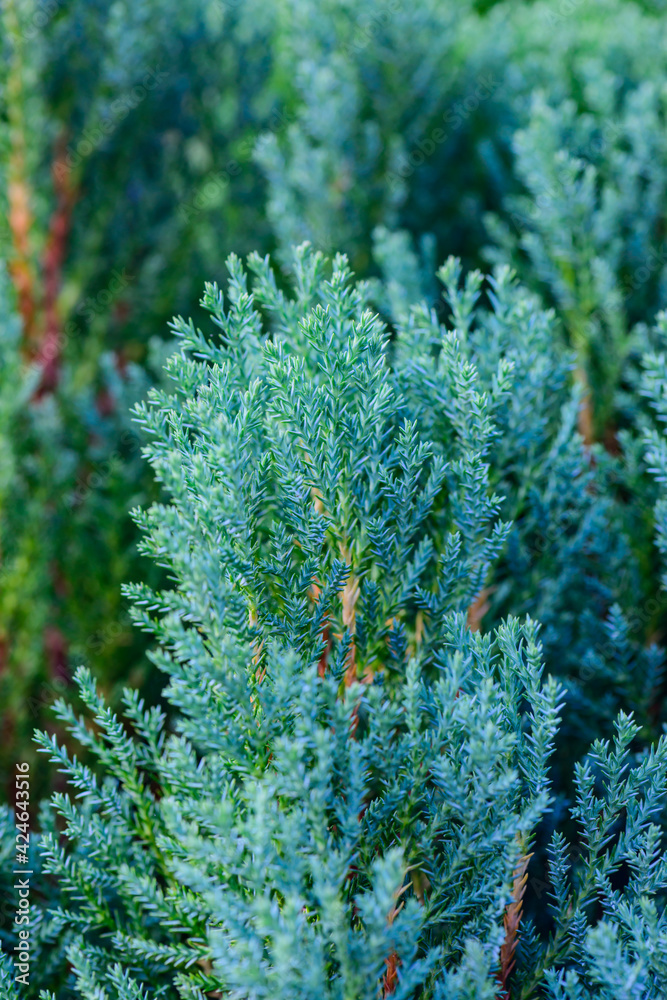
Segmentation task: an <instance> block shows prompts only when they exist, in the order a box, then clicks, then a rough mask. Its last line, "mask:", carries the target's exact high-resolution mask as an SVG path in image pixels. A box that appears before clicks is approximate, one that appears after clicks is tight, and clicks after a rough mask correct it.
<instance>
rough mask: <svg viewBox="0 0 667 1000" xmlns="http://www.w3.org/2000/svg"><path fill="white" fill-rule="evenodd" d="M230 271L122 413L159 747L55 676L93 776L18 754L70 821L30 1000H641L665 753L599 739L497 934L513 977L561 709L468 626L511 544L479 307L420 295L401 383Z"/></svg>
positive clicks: (367, 345)
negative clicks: (133, 418)
mask: <svg viewBox="0 0 667 1000" xmlns="http://www.w3.org/2000/svg"><path fill="white" fill-rule="evenodd" d="M228 269H229V275H230V278H229V285H228V289H227V294H226V299H225V298H223V294H222V292H221V291H220V289H219V288H218V287H217V286H216V285H215V284H211V285H209V286H207V289H206V294H205V296H204V299H203V303H204V306H205V308H206V309H207V310H208V312H209V313H210V314H211V318H212V321H213V324H214V326H215V327H217V328H218V330H219V334H218V337H217V339H215V340H214V339H211V338H209V337H206V336H204V335H203V334H202V333H201V332H200V331H199V330H198V329H197V328H196V327H195V326H194V324H193V323H192V322H191V321H184V320H182V319H179V320H177V321H176V322H175V324H174V332H175V333H176V334H177V335H178V336H179V338H180V340H181V345H182V346H181V351H180V353H178V354H176V355H175V356H174V357H172V358H171V359H170V361H169V362H168V366H167V370H168V374H169V376H170V377H171V379H172V380H173V391H172V392H171V393H169V392H167V391H166V390H159V389H156V390H153V391H152V392H151V393H150V396H149V400H148V402H147V403H145V404H141V405H140V406H138V408H137V410H136V414H137V417H138V419H139V421H140V422H141V424H142V425H143V427H144V429H145V431H146V432H147V433H148V435H149V438H150V442H151V443H150V444H149V445H148V447H147V448H146V455H147V457H148V459H149V461H150V464H151V466H152V468H153V471H154V474H155V476H156V477H157V479H158V481H159V482H160V483H161V484H162V486H163V488H164V490H165V491H166V494H167V496H168V498H169V499H168V502H164V503H156V504H154V505H153V506H152V507H150V508H149V509H148V510H146V511H143V512H142V511H137V512H136V513H135V516H136V518H137V520H138V522H139V523H140V525H141V528H142V531H143V539H144V540H143V543H142V544H143V548H144V551H145V552H146V553H147V554H149V555H151V556H152V558H153V559H155V560H157V561H159V562H160V563H161V564H162V565H163V566H164V567H166V569H167V572H168V574H169V577H170V579H171V581H172V583H173V587H172V588H171V589H166V590H160V591H154V590H151V589H150V588H148V587H147V586H146V585H142V584H135V585H130V586H128V587H127V588H126V593H127V596H128V597H129V598H131V600H132V602H133V606H134V611H133V615H134V617H135V620H136V622H137V623H138V624H139V625H140V626H141V627H142V628H143V629H145V630H146V631H148V632H149V633H151V634H152V635H153V636H154V637H155V638H156V639H157V640H158V646H157V648H156V649H155V651H154V652H153V653H152V654H151V655H152V657H153V659H154V662H155V663H156V664H157V665H158V666H159V667H160V669H161V670H162V671H163V672H164V673H165V674H166V675H167V677H168V685H167V688H166V691H165V694H166V697H167V699H168V701H169V703H170V704H171V705H172V706H173V708H175V710H176V714H175V717H174V722H173V726H167V725H165V717H164V713H163V711H162V710H161V709H160V708H158V707H153V708H147V707H146V705H145V704H144V702H143V701H142V699H141V698H140V696H139V694H138V693H137V692H136V691H135V690H131V689H128V690H127V691H126V693H125V698H124V719H120V718H118V717H117V716H116V714H114V712H113V711H112V710H111V709H110V708H109V707H108V706H107V704H106V703H105V701H104V699H103V698H102V697H101V696H100V694H99V692H98V691H97V688H96V684H95V681H94V679H93V677H92V676H91V674H90V673H89V671H87V670H86V669H85V668H84V669H81V670H80V671H79V673H78V676H77V680H78V684H79V689H80V693H81V697H82V699H83V702H84V705H85V708H86V715H87V716H88V719H89V720H91V721H92V722H93V723H94V727H93V728H91V726H90V724H89V722H87V719H86V716H85V715H84V716H83V717H79V716H77V714H76V712H75V709H74V707H73V706H72V705H70V704H68V703H66V702H64V701H61V702H60V703H59V705H58V707H57V713H58V717H59V718H60V720H61V722H62V723H63V724H64V725H65V726H66V727H67V728H68V729H69V730H70V732H71V734H72V735H73V736H74V737H75V738H76V741H77V742H78V743H79V744H80V745H81V746H82V747H84V748H85V749H86V750H88V751H90V753H91V754H92V755H93V756H95V757H97V759H98V764H99V766H98V767H96V768H92V769H91V768H90V767H88V766H87V765H85V764H83V763H81V762H80V761H79V760H77V758H76V757H74V756H72V755H71V754H70V753H69V752H68V750H67V749H66V747H64V746H62V745H59V742H58V740H57V738H56V737H53V736H49V735H48V734H46V733H44V734H42V735H41V736H40V738H39V740H40V745H41V747H42V749H43V750H44V751H45V752H47V753H48V754H49V756H50V757H51V759H52V760H53V761H55V762H56V763H57V764H58V766H59V768H60V770H62V771H63V772H64V773H65V774H66V775H67V776H68V780H69V783H70V786H71V788H72V790H73V791H75V792H76V800H74V799H72V798H71V797H70V795H68V794H58V795H56V796H55V797H54V799H53V804H52V810H53V816H52V818H51V820H50V821H49V823H50V825H51V832H49V833H46V834H45V835H44V836H43V838H42V844H41V849H42V852H43V855H44V871H45V873H47V874H52V875H55V876H56V878H57V881H58V884H59V887H60V894H61V902H60V903H59V905H58V906H57V907H56V908H55V911H54V912H53V913H52V915H51V916H50V918H49V921H50V922H49V927H48V934H49V935H50V940H51V942H52V949H53V952H54V953H58V954H63V955H64V956H66V959H67V962H68V963H69V968H70V970H71V971H70V972H69V973H67V972H66V970H65V969H63V975H64V976H65V979H66V981H67V982H66V985H64V986H63V987H62V990H63V992H62V994H58V996H60V995H62V996H67V997H69V996H73V997H81V998H85V1000H88V998H92V997H96V998H99V997H108V998H110V1000H111V998H114V1000H115V998H122V1000H126V998H129V997H144V996H163V997H174V998H176V997H188V998H194V997H199V998H201V997H203V996H204V995H206V994H210V993H211V992H219V993H220V995H223V996H230V997H238V998H246V997H247V998H249V997H253V998H254V997H256V998H261V997H266V998H268V997H274V996H278V997H284V998H285V1000H287V998H290V1000H291V998H294V997H304V998H306V997H307V998H312V997H313V996H331V997H340V998H346V997H350V998H352V997H355V998H356V997H361V996H374V995H385V996H388V995H392V996H398V997H406V998H407V997H414V996H420V997H434V998H437V1000H452V998H458V1000H472V998H473V997H475V998H477V997H484V996H487V997H489V998H490V997H494V996H496V995H498V990H499V989H500V988H501V987H500V986H499V983H498V978H497V977H500V978H501V980H502V977H503V976H506V975H507V974H508V973H509V969H510V967H511V964H512V963H513V962H514V960H515V959H516V960H518V964H517V969H516V972H515V980H514V982H515V984H516V987H513V988H516V989H518V990H520V991H523V992H519V993H517V995H522V996H525V997H529V996H533V995H535V990H540V991H541V992H542V993H543V994H544V995H551V996H553V997H558V998H560V997H566V996H568V997H569V996H581V997H586V996H588V995H591V996H593V995H595V996H597V995H601V996H606V995H607V994H605V993H595V992H593V993H590V990H593V991H595V990H600V989H606V990H607V992H608V995H609V996H611V995H613V994H612V993H609V990H611V989H613V988H615V985H614V984H616V983H617V982H618V981H620V980H619V977H621V976H622V975H625V971H626V969H627V970H630V972H632V974H633V975H636V977H639V976H642V977H643V979H641V980H640V979H638V980H637V981H641V982H643V983H646V988H647V990H649V992H647V993H646V996H647V997H654V996H655V997H657V996H659V995H660V992H659V991H660V990H661V989H662V985H663V983H662V980H661V979H660V976H662V975H663V970H662V969H661V966H660V962H661V959H660V958H659V955H660V951H659V949H658V948H656V943H659V942H660V940H661V938H660V935H661V934H662V933H663V931H662V922H661V921H662V918H661V916H660V912H661V909H660V908H661V904H662V900H661V893H662V891H663V889H664V871H663V868H664V861H663V860H662V859H661V856H660V847H661V837H662V828H661V827H660V826H659V825H657V824H658V823H659V817H660V810H661V808H662V806H663V799H664V793H665V782H666V781H667V762H666V761H665V756H666V755H667V743H666V742H665V740H664V739H663V740H660V741H659V742H658V743H657V744H656V745H655V746H654V747H653V748H652V749H651V750H650V751H649V752H648V753H646V754H642V753H639V754H637V753H633V747H634V746H637V745H638V743H637V741H638V738H639V735H640V728H639V726H638V725H637V724H636V723H634V722H633V721H632V720H631V719H630V718H629V717H628V716H625V715H623V714H621V715H620V716H619V717H618V720H617V723H616V735H615V737H614V741H613V743H605V742H604V741H599V742H598V743H596V744H595V745H594V746H593V749H592V751H591V753H590V756H589V757H588V758H587V759H586V760H585V761H584V763H582V764H580V765H578V766H577V768H576V773H575V779H574V781H575V789H576V798H575V804H574V807H573V810H572V819H573V821H574V822H575V823H577V822H578V823H579V824H580V834H579V837H578V838H577V839H576V840H575V841H574V842H572V843H570V842H569V841H568V838H567V837H566V835H565V833H564V831H563V830H562V829H558V830H557V831H556V832H555V833H554V835H553V837H552V842H551V848H550V851H551V858H552V860H551V867H550V883H549V886H550V888H549V891H550V892H551V894H552V895H553V911H554V929H553V932H552V933H548V934H547V935H546V936H545V935H540V934H539V933H538V932H537V930H535V931H532V930H531V929H530V925H529V922H528V921H526V922H525V925H524V929H523V933H522V939H521V949H520V952H519V953H515V948H516V941H515V940H514V941H513V940H512V935H511V932H510V930H509V928H510V927H511V926H512V921H513V920H515V919H516V915H517V909H516V907H517V906H518V907H519V912H520V905H521V898H522V895H523V888H522V887H523V886H524V882H523V875H524V873H525V872H526V867H527V865H528V863H529V860H530V858H529V855H530V853H531V849H532V848H533V846H534V845H535V844H536V837H538V836H542V834H541V833H540V831H541V830H543V828H544V823H545V817H548V815H549V811H550V809H551V807H552V805H553V788H552V784H551V777H550V774H549V768H550V755H551V752H552V748H553V744H554V740H555V738H556V734H557V729H558V724H559V714H560V711H561V707H562V705H561V691H560V689H559V686H558V684H557V682H556V681H555V680H554V679H553V678H552V677H551V676H547V675H546V674H545V673H544V669H543V658H542V649H541V643H540V641H539V636H538V626H537V624H536V623H535V621H533V620H532V619H531V618H526V619H524V620H523V621H520V620H518V619H516V618H507V619H506V620H504V621H502V622H500V623H499V624H498V625H497V626H496V627H495V628H493V629H491V630H489V631H486V632H485V633H484V634H482V633H481V632H479V631H474V630H471V628H470V627H469V623H470V608H471V606H475V604H476V601H477V598H478V596H479V593H480V590H481V589H482V588H483V586H484V584H485V583H486V582H487V579H488V576H489V572H490V569H491V567H492V566H493V565H497V564H498V559H499V553H500V550H501V546H502V544H503V543H504V542H505V541H506V539H507V537H508V534H509V532H510V531H511V527H510V525H509V524H508V523H507V522H504V521H502V520H501V518H500V512H501V508H502V503H503V502H502V501H501V499H500V498H499V497H498V496H496V495H495V493H494V492H493V479H494V476H498V473H493V472H492V467H491V464H490V458H491V456H492V454H493V453H494V449H493V448H492V447H491V446H492V443H493V442H494V441H495V440H496V439H497V436H498V428H497V426H496V423H495V419H496V415H498V414H502V413H503V407H505V413H507V406H508V400H509V399H510V387H511V385H512V382H511V380H512V378H513V377H514V370H515V369H516V368H518V369H519V375H520V365H516V366H514V369H513V366H512V365H511V364H509V363H508V360H507V359H506V358H504V357H502V356H500V357H499V361H498V363H497V364H496V365H493V364H492V363H490V364H489V365H488V367H487V370H486V371H484V370H481V371H480V370H479V369H478V368H477V367H476V365H475V364H474V362H473V361H472V360H470V358H469V357H468V356H467V351H468V350H469V340H472V341H473V342H474V336H472V333H471V322H472V311H473V304H474V298H475V294H474V293H473V289H474V287H475V286H479V277H478V276H474V275H473V277H472V278H469V279H468V283H467V291H466V289H465V286H464V292H463V293H461V292H460V290H459V288H458V280H457V279H458V273H457V265H456V262H454V261H449V262H448V263H447V265H446V266H445V268H444V269H443V271H442V272H441V276H442V278H443V280H444V282H445V285H446V287H447V288H448V294H449V296H450V302H451V304H452V308H453V310H454V311H457V312H458V318H457V327H458V328H457V330H454V331H451V330H447V329H446V328H444V329H442V330H439V331H438V336H439V338H440V340H439V353H438V355H437V358H435V357H432V358H431V361H430V368H429V370H430V373H431V382H430V383H429V382H428V380H427V381H426V382H425V380H424V364H425V362H424V358H423V356H422V355H420V354H419V352H416V353H411V352H410V351H408V349H407V345H408V342H409V341H408V335H407V332H406V330H404V331H403V332H402V333H399V335H397V337H396V339H395V340H394V341H393V342H392V343H390V342H389V339H388V335H387V329H386V327H385V325H384V324H383V323H382V321H381V320H380V319H379V318H378V317H377V316H376V315H375V314H373V313H372V312H371V311H370V310H369V309H368V308H367V299H368V296H369V295H370V288H369V286H368V285H366V284H363V283H362V284H355V283H354V282H353V280H352V275H351V273H350V271H349V268H348V266H347V263H346V261H345V258H343V257H340V256H339V257H337V258H335V260H334V261H333V266H332V269H331V270H330V271H328V270H327V262H326V261H325V259H324V258H323V257H322V256H321V255H320V254H318V253H312V251H310V250H309V248H308V247H307V246H303V247H301V248H300V249H299V250H298V251H296V253H295V256H294V259H293V263H292V280H293V291H292V293H291V294H289V293H287V292H286V291H285V290H284V289H282V288H281V287H280V286H279V284H278V282H277V281H276V276H275V274H274V272H273V271H272V269H271V267H270V265H269V262H268V260H267V259H262V258H260V257H259V256H252V257H251V258H249V261H248V270H249V271H250V273H251V274H252V276H253V282H252V286H250V284H249V275H248V273H247V271H246V270H245V269H244V268H243V267H242V265H241V264H240V262H239V260H238V259H237V258H235V257H231V258H230V259H229V261H228ZM495 281H496V283H495V286H494V287H495V291H494V294H495V295H496V296H497V298H496V301H495V312H494V313H493V314H490V316H489V317H487V318H486V320H485V321H484V322H486V323H487V324H490V325H491V326H493V322H492V319H491V316H492V315H496V318H497V320H498V327H499V328H500V329H502V323H501V322H500V319H499V317H500V318H502V316H503V315H504V312H503V306H502V302H503V301H504V299H503V296H504V295H507V296H509V298H510V300H513V299H512V297H513V295H514V294H515V293H514V292H513V291H512V288H511V283H510V282H509V277H508V276H507V275H504V274H502V273H501V274H499V275H498V276H497V277H496V279H495ZM503 287H505V291H504V292H503V291H502V289H503ZM417 314H418V315H421V317H422V324H423V325H422V326H421V327H419V326H418V325H416V324H415V325H414V327H413V333H414V334H415V336H416V339H417V343H418V344H419V342H420V341H419V337H420V336H421V337H422V342H427V343H429V344H430V345H431V346H433V336H434V331H433V327H432V326H429V325H428V324H427V323H426V322H425V319H424V310H423V309H422V311H421V313H420V312H419V310H418V311H417ZM543 321H544V317H543V316H542V319H539V318H538V320H537V321H536V322H537V325H538V326H539V325H540V323H541V322H543ZM517 326H518V328H520V329H522V328H523V325H522V324H517ZM420 331H421V333H420ZM428 338H431V339H430V340H429V339H428ZM501 354H502V352H501ZM415 359H417V362H415ZM487 360H488V359H487ZM487 380H488V381H487ZM436 391H437V404H434V393H435V392H436ZM517 392H518V394H519V398H520V397H521V381H520V379H519V382H518V389H517ZM56 817H58V819H57V821H56ZM47 825H48V823H47ZM60 827H62V829H63V830H64V835H61V834H60V833H59V832H58V830H59V828H60ZM575 847H576V850H575V851H574V855H573V856H572V851H573V849H574V848H575ZM621 870H626V871H628V873H629V874H628V877H627V878H624V879H623V880H621V881H620V882H619V880H618V878H617V875H618V873H619V872H620V871H621ZM594 904H595V905H594ZM596 907H597V908H600V907H601V908H602V913H601V914H600V913H599V912H598V909H596ZM601 916H602V919H601ZM653 956H657V957H653ZM656 963H657V964H656ZM630 972H628V975H629V974H630ZM626 978H627V977H626ZM586 990H589V993H586V992H585V991H586ZM651 990H652V991H653V992H650V991H651ZM549 991H550V992H549ZM10 995H11V994H10Z"/></svg>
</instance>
